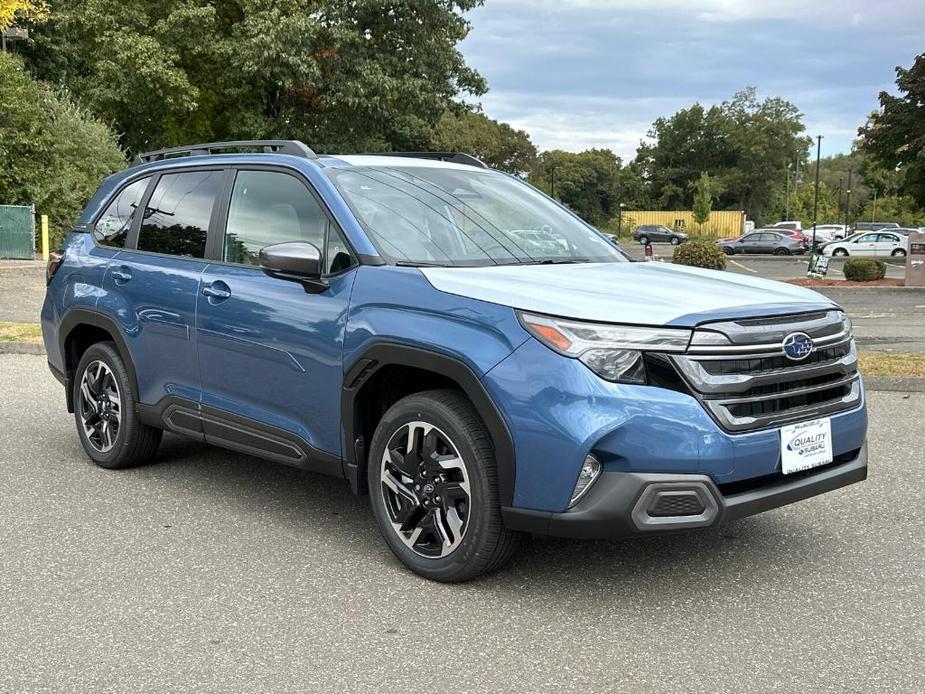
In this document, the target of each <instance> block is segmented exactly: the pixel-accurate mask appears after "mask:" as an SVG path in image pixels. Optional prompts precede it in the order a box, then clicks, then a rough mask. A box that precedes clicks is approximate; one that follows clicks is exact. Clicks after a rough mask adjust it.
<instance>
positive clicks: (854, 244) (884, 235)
mask: <svg viewBox="0 0 925 694" xmlns="http://www.w3.org/2000/svg"><path fill="white" fill-rule="evenodd" d="M908 245H909V237H908V236H904V235H902V234H898V233H894V232H892V231H891V232H884V231H878V232H870V233H867V234H856V235H855V236H852V237H851V238H848V239H845V240H843V241H836V242H834V243H827V244H826V245H825V246H824V247H823V249H822V254H823V255H827V256H841V257H844V256H848V255H868V256H878V257H883V256H893V257H897V256H904V255H906V249H907V248H908Z"/></svg>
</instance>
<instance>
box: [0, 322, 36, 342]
mask: <svg viewBox="0 0 925 694" xmlns="http://www.w3.org/2000/svg"><path fill="white" fill-rule="evenodd" d="M41 341H42V329H41V327H39V325H38V324H37V323H5V322H3V321H0V342H41Z"/></svg>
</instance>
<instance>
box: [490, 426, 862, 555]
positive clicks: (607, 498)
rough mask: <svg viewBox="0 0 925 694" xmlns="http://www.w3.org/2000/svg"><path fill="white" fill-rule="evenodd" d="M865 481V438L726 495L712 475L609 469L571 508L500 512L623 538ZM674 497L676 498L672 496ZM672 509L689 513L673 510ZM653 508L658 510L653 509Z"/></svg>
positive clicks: (586, 535)
mask: <svg viewBox="0 0 925 694" xmlns="http://www.w3.org/2000/svg"><path fill="white" fill-rule="evenodd" d="M865 479H867V443H866V442H865V443H864V444H863V445H862V446H861V447H860V448H859V449H858V450H857V452H856V453H855V454H854V455H853V457H851V458H850V459H848V460H839V461H836V462H835V463H834V464H832V465H828V466H826V467H824V468H819V469H818V470H809V471H806V472H803V473H798V474H796V475H793V476H790V477H784V476H782V475H777V476H774V477H772V478H770V479H768V480H766V481H765V482H764V483H761V482H760V481H759V482H756V483H755V484H754V485H753V486H751V487H747V486H746V487H745V488H743V485H723V487H724V489H725V490H726V493H724V492H723V491H722V490H721V489H720V487H718V486H717V485H716V484H715V483H714V482H713V480H711V479H710V478H709V477H708V476H706V475H688V474H660V473H639V472H604V473H603V475H602V476H601V478H600V479H599V480H598V481H597V482H596V483H595V484H594V486H593V487H592V488H591V490H590V491H589V492H588V494H587V496H586V497H585V498H584V499H582V501H581V502H579V504H578V505H577V506H576V507H575V508H573V509H570V510H568V511H564V512H561V513H555V512H548V511H534V510H529V509H521V508H512V507H507V508H504V509H502V512H503V515H504V522H505V524H506V525H507V527H508V528H510V529H511V530H519V531H523V532H531V533H536V534H538V535H556V536H559V537H573V538H582V539H605V538H617V537H625V536H629V535H637V534H645V533H651V532H659V531H675V530H681V529H685V528H702V527H708V526H715V525H719V524H720V523H725V522H726V521H730V520H735V519H737V518H744V517H746V516H751V515H754V514H756V513H761V512H763V511H768V510H770V509H772V508H777V507H779V506H785V505H787V504H792V503H793V502H795V501H800V500H802V499H808V498H809V497H812V496H816V495H817V494H824V493H825V492H830V491H832V490H834V489H838V488H840V487H845V486H847V485H849V484H853V483H855V482H861V481H862V480H865ZM669 497H671V499H672V501H666V500H667V499H668V498H669ZM695 499H696V500H699V505H698V502H697V501H695ZM675 501H676V502H677V503H676V505H673V502H675ZM672 508H675V509H678V510H684V511H685V512H686V513H687V514H688V515H670V512H671V509H672ZM653 510H654V511H655V512H656V514H655V515H651V514H652V512H653ZM697 511H700V512H699V513H697Z"/></svg>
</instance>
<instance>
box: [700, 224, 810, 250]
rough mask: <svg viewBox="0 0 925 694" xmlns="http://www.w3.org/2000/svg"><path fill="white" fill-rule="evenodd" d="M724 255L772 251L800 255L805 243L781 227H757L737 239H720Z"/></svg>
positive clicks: (804, 248) (719, 242)
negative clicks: (755, 229)
mask: <svg viewBox="0 0 925 694" xmlns="http://www.w3.org/2000/svg"><path fill="white" fill-rule="evenodd" d="M717 243H718V244H719V245H720V246H722V249H723V251H724V252H725V253H726V255H736V254H739V253H773V254H774V255H794V254H795V255H800V254H802V253H805V252H806V244H805V243H804V242H803V241H802V240H800V241H797V240H796V239H793V238H791V237H790V236H788V235H787V234H786V232H785V231H784V230H783V229H774V230H771V229H758V230H757V231H753V232H751V233H750V234H745V236H742V237H740V238H737V239H720V240H719V241H717Z"/></svg>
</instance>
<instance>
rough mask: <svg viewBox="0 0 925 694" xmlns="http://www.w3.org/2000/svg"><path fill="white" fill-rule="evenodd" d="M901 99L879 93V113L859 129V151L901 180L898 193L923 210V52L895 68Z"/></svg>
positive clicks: (924, 195)
mask: <svg viewBox="0 0 925 694" xmlns="http://www.w3.org/2000/svg"><path fill="white" fill-rule="evenodd" d="M896 87H897V88H898V90H899V92H900V93H901V96H893V95H891V94H888V93H887V92H880V110H879V111H877V112H875V113H873V114H871V116H870V119H869V120H868V122H867V124H866V125H865V126H864V127H862V128H861V129H860V130H859V134H860V135H861V148H862V149H863V151H864V152H865V153H867V154H868V155H869V156H870V157H871V158H872V159H873V160H874V161H876V162H877V163H879V164H880V165H881V166H882V167H884V168H885V169H887V170H889V171H897V172H898V173H899V174H900V176H901V179H900V180H899V184H898V189H899V190H898V192H899V193H902V194H905V195H910V196H912V198H913V199H914V200H915V202H916V204H917V205H918V206H919V207H925V53H922V54H920V55H918V56H917V57H916V59H915V62H914V63H913V65H912V67H911V68H903V67H897V68H896Z"/></svg>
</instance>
